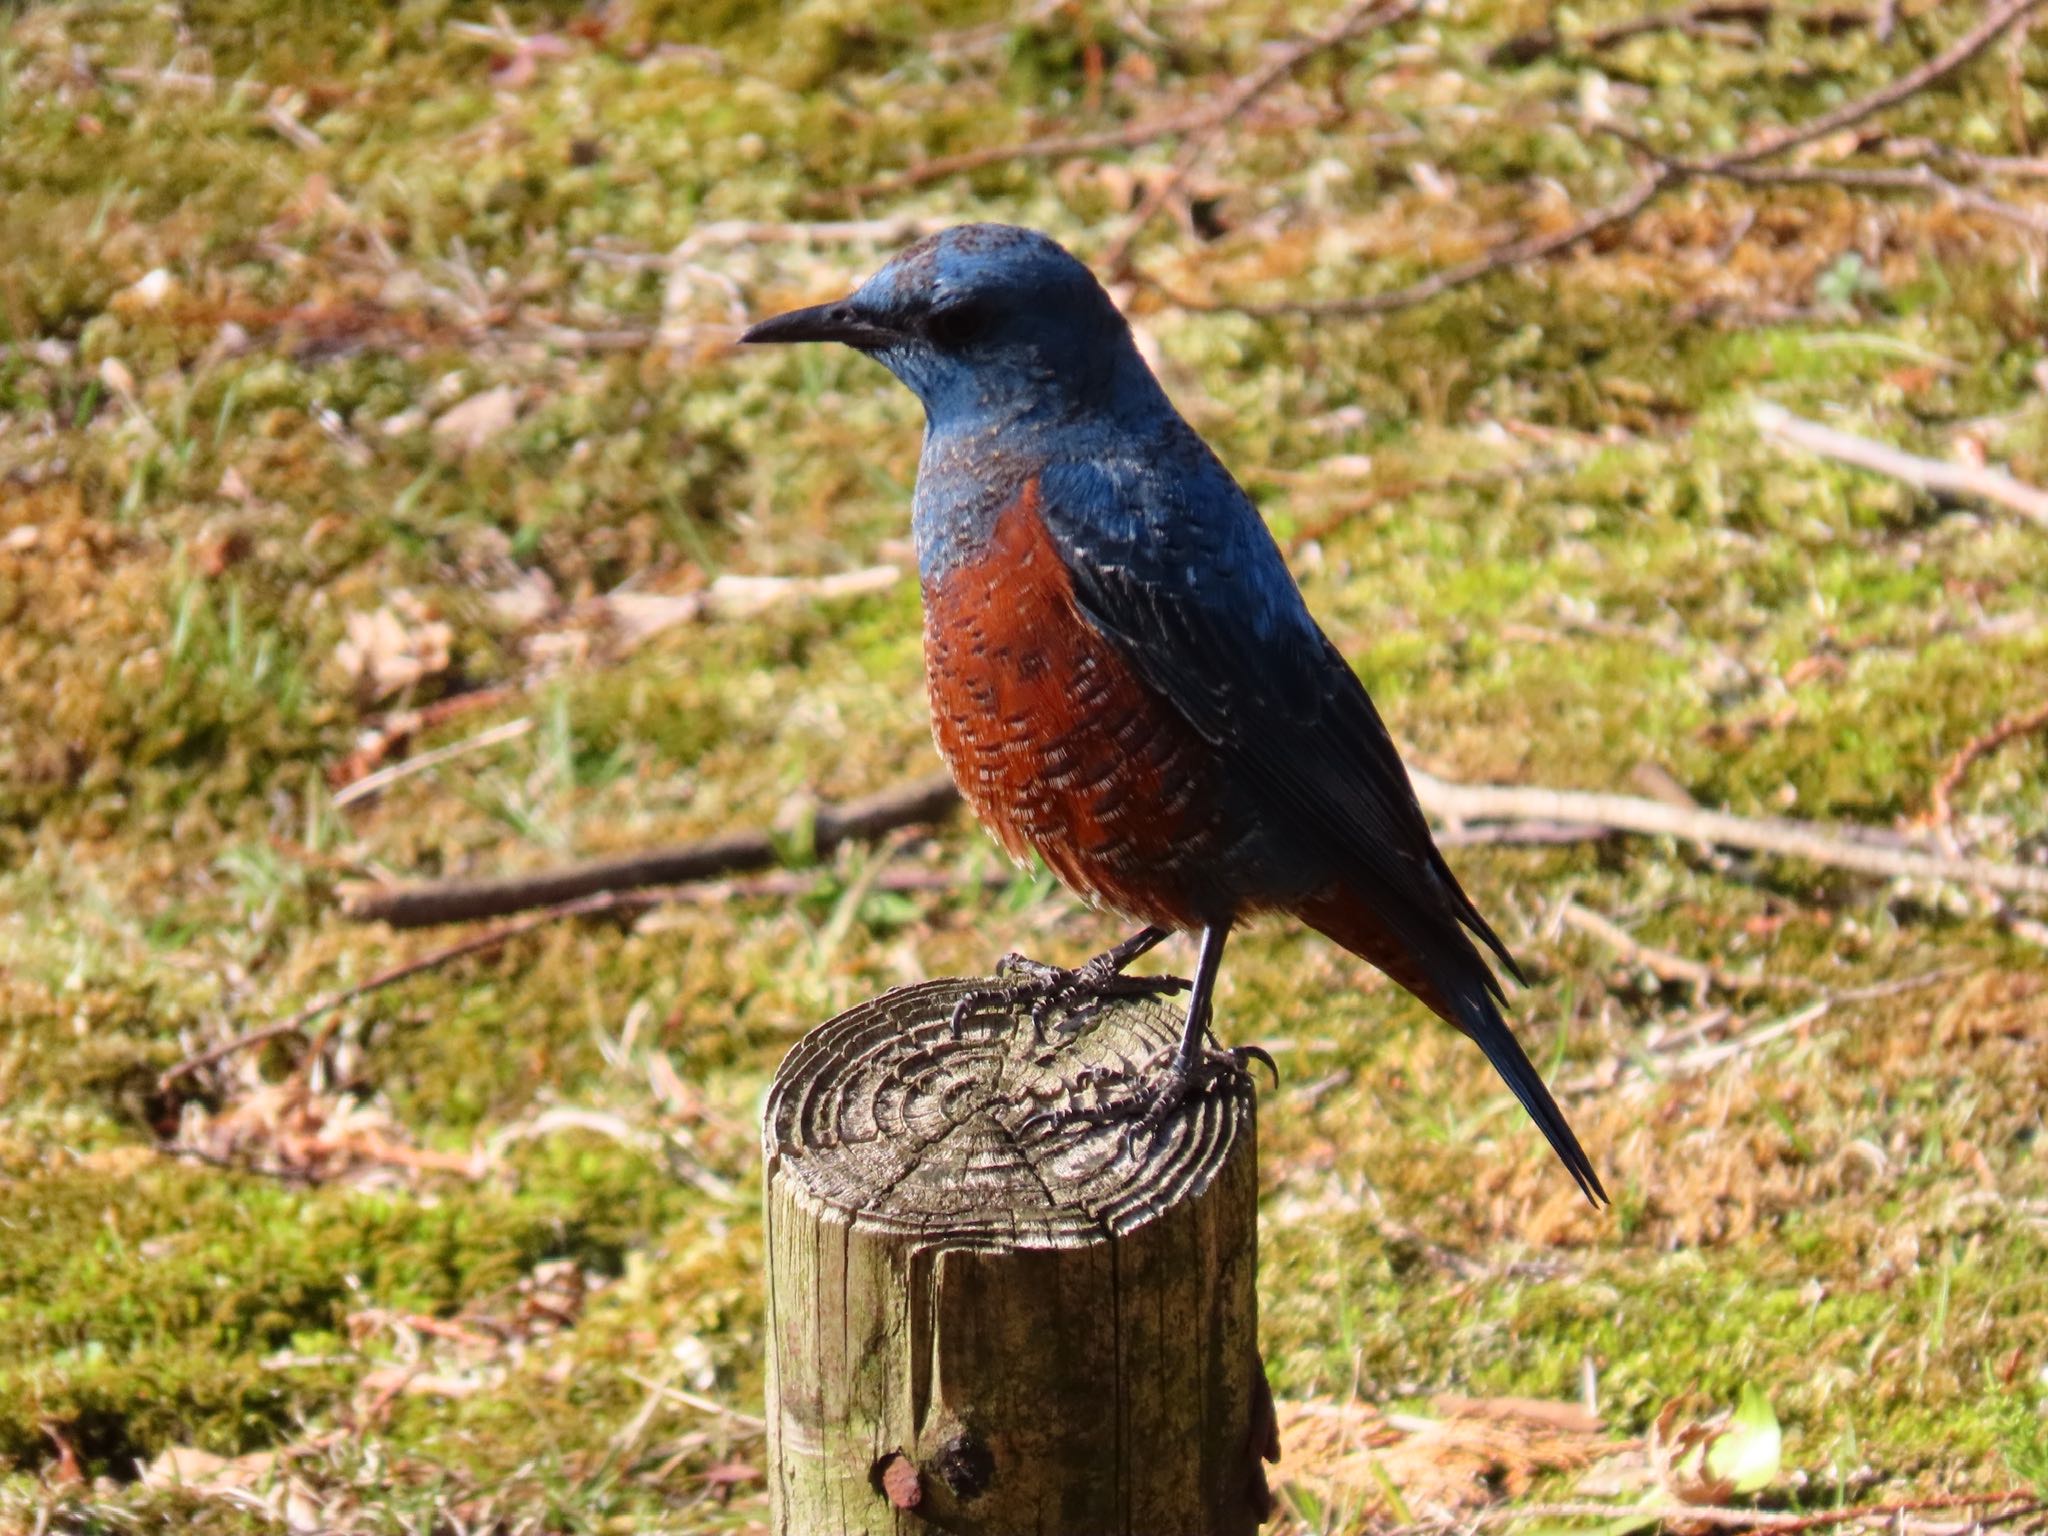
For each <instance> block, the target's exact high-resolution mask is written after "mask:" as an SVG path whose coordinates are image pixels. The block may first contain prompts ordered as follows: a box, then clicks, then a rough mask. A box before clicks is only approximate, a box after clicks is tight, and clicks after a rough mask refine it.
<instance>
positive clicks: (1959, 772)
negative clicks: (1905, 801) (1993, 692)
mask: <svg viewBox="0 0 2048 1536" xmlns="http://www.w3.org/2000/svg"><path fill="white" fill-rule="evenodd" d="M2043 727H2048V701H2043V702H2042V703H2040V704H2037V705H2036V706H2034V708H2032V709H2027V710H2021V711H2020V712H2019V713H2018V714H2014V715H2007V716H2006V717H2005V718H2004V719H2003V720H2001V721H1999V722H1998V724H1996V725H1994V726H1993V727H1992V728H1991V729H1990V730H1988V731H1986V732H1985V733H1984V734H1983V735H1982V736H1978V737H1976V738H1974V739H1973V740H1971V741H1968V742H1965V743H1964V744H1963V746H1962V748H1961V749H1960V750H1959V751H1958V752H1957V753H1956V754H1955V756H1953V757H1951V758H1950V759H1949V760H1948V762H1947V763H1946V764H1945V765H1944V766H1943V767H1942V770H1941V772H1940V773H1939V774H1938V775H1937V776H1936V777H1935V780H1934V787H1933V788H1932V789H1930V790H1928V792H1927V815H1926V818H1925V819H1926V821H1927V822H1928V823H1929V824H1930V825H1932V826H1937V827H1945V826H1947V825H1948V824H1949V823H1950V822H1951V821H1952V820H1954V819H1955V809H1954V807H1953V806H1952V805H1951V804H1950V799H1951V797H1952V796H1953V795H1954V794H1955V792H1956V790H1957V788H1958V787H1959V786H1960V785H1961V784H1962V782H1963V775H1964V774H1966V773H1968V772H1969V771H1970V766H1971V764H1973V763H1975V762H1976V761H1977V759H1978V758H1980V757H1984V756H1987V755H1988V754H1990V753H1993V752H1996V751H1997V750H1998V749H1999V748H2000V747H2002V746H2004V745H2005V744H2006V743H2007V742H2008V741H2011V740H2012V739H2013V738H2014V737H2016V736H2025V735H2028V734H2029V733H2031V732H2034V731H2038V730H2041V729H2042V728H2043Z"/></svg>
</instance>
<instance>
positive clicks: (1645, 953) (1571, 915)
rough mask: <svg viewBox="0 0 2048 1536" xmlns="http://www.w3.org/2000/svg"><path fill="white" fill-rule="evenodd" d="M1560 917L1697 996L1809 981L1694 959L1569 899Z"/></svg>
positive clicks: (1629, 961)
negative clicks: (1640, 936) (1646, 939)
mask: <svg viewBox="0 0 2048 1536" xmlns="http://www.w3.org/2000/svg"><path fill="white" fill-rule="evenodd" d="M1557 918H1558V921H1559V922H1561V923H1563V924H1564V926H1565V927H1567V928H1571V929H1574V930H1576V931H1577V932H1579V933H1582V934H1584V935H1586V937H1588V938H1590V939H1593V940H1594V941H1596V942H1597V943H1600V944H1602V945H1605V946H1606V947H1607V948H1608V949H1611V950H1613V951H1614V953H1615V954H1616V955H1617V956H1619V957H1620V959H1621V962H1622V964H1624V965H1639V966H1641V967H1642V968H1643V969H1644V970H1646V971H1648V972H1649V973H1650V974H1651V975H1652V976H1654V977H1656V978H1657V980H1659V981H1661V982H1664V983H1666V984H1668V985H1674V986H1683V987H1690V988H1691V989H1692V994H1693V997H1694V999H1695V1000H1699V999H1703V998H1705V997H1706V995H1707V994H1708V993H1709V992H1716V991H1718V992H1726V993H1730V994H1740V993H1744V992H1758V991H1764V990H1766V989H1770V988H1774V987H1784V986H1788V985H1790V986H1799V987H1804V986H1806V985H1808V984H1807V983H1806V982H1804V981H1802V980H1800V979H1799V978H1795V977H1776V976H1764V975H1744V974H1743V973H1741V972H1739V971H1731V970H1728V969H1727V968H1726V967H1724V966H1718V965H1714V964H1712V963H1711V962H1709V961H1705V960H1693V959H1690V958H1688V957H1687V956H1685V955H1679V954H1674V953H1672V952H1671V951H1670V950H1668V949H1657V948H1655V947H1653V946H1651V945H1648V944H1645V943H1643V941H1642V940H1640V939H1638V938H1637V937H1636V936H1635V935H1634V934H1632V933H1630V932H1629V931H1628V930H1627V929H1626V928H1624V927H1622V926H1621V924H1619V923H1617V922H1615V921H1614V919H1613V918H1611V917H1607V916H1605V915H1604V914H1602V913H1599V912H1595V911H1594V910H1593V909H1592V908H1590V907H1583V906H1580V905H1579V904H1578V903H1577V902H1576V901H1566V902H1565V903H1564V904H1563V906H1561V907H1560V908H1559V909H1558V914H1557Z"/></svg>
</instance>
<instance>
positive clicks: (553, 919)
mask: <svg viewBox="0 0 2048 1536" xmlns="http://www.w3.org/2000/svg"><path fill="white" fill-rule="evenodd" d="M630 899H631V898H630V894H629V893H625V892H616V891H607V892H603V893H601V894H599V895H596V896H586V897H585V898H583V899H582V900H581V901H573V902H566V903H563V904H561V905H559V906H554V907H549V908H546V909H544V910H542V911H538V912H530V913H528V914H527V915H526V916H524V917H522V918H520V919H519V920H518V921H516V922H511V923H506V924H505V925H504V926H503V927H500V928H492V929H490V930H488V931H487V932H484V933H478V934H472V935H471V936H470V937H468V938H466V939H464V940H462V941H461V942H460V943H456V944H450V945H447V946H446V947H445V948H442V949H436V950H430V951H429V952H428V953H426V954H424V955H419V956H416V957H415V958H413V959H411V960H406V961H403V962H401V963H400V964H398V965H394V966H390V967H388V968H387V969H385V970H381V971H379V972H378V973H377V974H376V975H374V976H372V977H369V978H368V979H367V980H364V981H359V982H357V983H356V984H355V985H354V986H352V987H343V988H341V989H339V990H338V991H334V992H326V993H323V994H321V995H320V996H319V997H316V998H314V999H313V1001H312V1002H310V1003H308V1004H306V1006H305V1007H303V1008H301V1009H300V1010H299V1011H298V1012H297V1013H294V1014H292V1015H290V1016H289V1017H287V1018H283V1019H279V1020H278V1021H277V1022H276V1023H274V1024H265V1025H264V1026H263V1027H262V1028H260V1029H252V1030H249V1031H247V1032H245V1033H243V1034H240V1035H237V1036H235V1038H234V1039H232V1040H228V1041H224V1042H223V1043H221V1044H219V1045H214V1046H209V1047H207V1048H206V1049H205V1050H203V1051H195V1052H194V1053H193V1054H192V1055H190V1056H187V1057H186V1058H185V1059H184V1060H183V1061H180V1062H178V1063H176V1064H175V1065H173V1066H170V1067H166V1068H165V1069H164V1071H163V1072H162V1073H161V1074H159V1076H158V1077H157V1080H156V1081H157V1087H158V1088H159V1089H162V1088H168V1087H169V1086H170V1085H171V1084H172V1083H175V1082H177V1081H178V1079H180V1078H182V1077H189V1076H190V1075H191V1074H192V1073H194V1072H197V1071H199V1070H200V1069H201V1068H202V1067H210V1066H212V1065H213V1064H214V1063H215V1062H217V1061H224V1060H226V1059H227V1058H228V1057H230V1056H233V1055H235V1054H237V1053H238V1052H241V1051H246V1050H249V1049H251V1048H252V1047H254V1046H258V1045H265V1044H268V1043H269V1042H270V1041H272V1040H280V1039H283V1038H284V1037H285V1036H286V1035H295V1034H297V1033H298V1032H299V1031H300V1030H302V1029H304V1028H305V1027H306V1026H307V1025H308V1024H310V1023H312V1022H313V1020H315V1019H317V1018H319V1017H320V1016H321V1015H322V1014H325V1013H331V1012H332V1011H333V1010H335V1009H336V1008H339V1007H341V1006H342V1005H343V1004H344V1003H352V1002H354V1001H355V1000H356V999H357V998H359V997H367V996H368V995H369V994H370V993H372V992H378V991H381V990H383V989H384V988H385V987H388V986H392V985H395V984H396V983H398V982H401V981H404V980H406V979H408V978H409V977H413V976H418V975H420V974H421V973H422V972H424V971H431V970H433V969H435V968H436V967H437V966H443V965H446V964H448V962H449V961H451V960H460V959H461V958H462V957H463V956H465V955H474V954H478V953H481V952H482V951H484V950H487V949H496V948H497V947H498V946H499V945H501V944H505V943H508V942H510V941H511V940H513V939H516V938H518V937H519V936H520V935H521V934H524V933H531V932H533V930H534V929H536V928H541V927H545V926H546V925H547V924H549V923H557V922H560V921H561V920H562V919H564V918H566V917H581V916H589V915H594V914H596V913H599V912H609V911H614V910H616V909H617V908H619V907H621V906H624V905H626V904H627V902H628V901H629V900H630Z"/></svg>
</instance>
